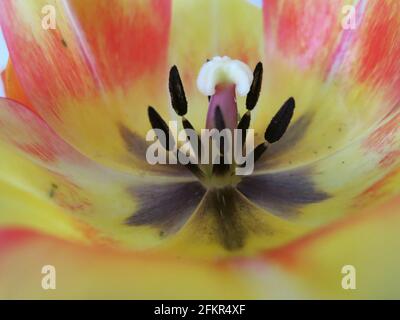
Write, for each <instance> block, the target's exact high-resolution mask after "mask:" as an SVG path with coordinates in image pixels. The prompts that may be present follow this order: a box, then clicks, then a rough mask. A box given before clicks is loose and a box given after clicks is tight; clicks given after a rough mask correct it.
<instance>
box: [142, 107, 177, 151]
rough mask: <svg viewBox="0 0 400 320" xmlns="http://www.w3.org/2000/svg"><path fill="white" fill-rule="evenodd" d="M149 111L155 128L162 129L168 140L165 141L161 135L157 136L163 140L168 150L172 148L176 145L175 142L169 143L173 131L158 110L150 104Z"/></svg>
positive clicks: (151, 122) (163, 144)
mask: <svg viewBox="0 0 400 320" xmlns="http://www.w3.org/2000/svg"><path fill="white" fill-rule="evenodd" d="M147 113H148V115H149V120H150V124H151V126H152V127H153V129H154V130H156V129H159V130H162V131H163V132H164V134H165V137H166V139H165V140H166V141H164V139H160V137H159V136H157V137H158V140H159V141H160V142H161V144H162V146H163V147H164V148H165V149H166V150H168V151H170V150H172V149H173V148H174V147H175V142H173V144H172V145H171V146H170V145H169V140H170V137H171V132H170V130H169V127H168V125H167V123H166V122H165V121H164V120H163V118H161V116H160V115H159V114H158V112H157V111H156V110H155V109H154V108H153V107H151V106H149V107H148V109H147ZM155 132H156V134H157V131H155ZM163 138H164V137H163Z"/></svg>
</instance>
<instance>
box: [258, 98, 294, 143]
mask: <svg viewBox="0 0 400 320" xmlns="http://www.w3.org/2000/svg"><path fill="white" fill-rule="evenodd" d="M294 107H295V101H294V99H293V98H292V97H290V98H289V99H288V100H287V101H286V102H285V103H284V104H283V106H282V107H281V108H280V109H279V111H278V112H277V113H276V115H275V116H274V117H273V118H272V120H271V122H270V124H269V126H268V128H267V130H265V134H264V138H265V140H266V141H268V142H269V143H274V142H276V141H278V140H279V139H280V138H282V136H283V134H284V133H285V131H286V129H287V128H288V126H289V123H290V120H291V119H292V117H293V113H294Z"/></svg>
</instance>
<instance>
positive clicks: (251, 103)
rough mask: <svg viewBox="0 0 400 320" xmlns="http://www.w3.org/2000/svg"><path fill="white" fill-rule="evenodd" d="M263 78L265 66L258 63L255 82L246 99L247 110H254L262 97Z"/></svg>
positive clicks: (254, 73) (255, 70) (254, 74)
mask: <svg viewBox="0 0 400 320" xmlns="http://www.w3.org/2000/svg"><path fill="white" fill-rule="evenodd" d="M262 76H263V65H262V63H261V62H259V63H257V65H256V67H255V68H254V72H253V82H252V83H251V87H250V91H249V93H248V94H247V97H246V108H247V110H253V109H254V107H255V106H256V104H257V102H258V98H259V97H260V91H261V84H262Z"/></svg>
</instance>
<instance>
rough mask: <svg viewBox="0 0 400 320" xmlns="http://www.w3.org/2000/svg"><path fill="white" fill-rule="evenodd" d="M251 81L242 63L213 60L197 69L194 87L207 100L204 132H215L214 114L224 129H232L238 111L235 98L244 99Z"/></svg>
mask: <svg viewBox="0 0 400 320" xmlns="http://www.w3.org/2000/svg"><path fill="white" fill-rule="evenodd" d="M252 81H253V73H252V71H251V70H250V68H249V67H248V66H247V65H246V64H245V63H244V62H242V61H239V60H232V59H231V58H229V57H226V56H225V57H214V58H212V59H211V60H208V61H207V62H206V63H205V64H204V65H203V66H202V67H201V69H200V72H199V76H198V78H197V87H198V89H199V91H200V92H201V93H203V94H204V95H207V96H208V97H209V106H208V112H207V120H206V128H207V129H214V128H218V123H217V122H218V117H217V109H219V111H218V113H219V114H220V115H221V116H222V118H223V120H224V123H225V126H226V128H227V129H231V130H233V129H234V128H236V125H237V121H238V116H237V115H238V109H237V103H236V94H237V95H240V96H244V95H247V93H248V92H249V91H250V87H251V83H252Z"/></svg>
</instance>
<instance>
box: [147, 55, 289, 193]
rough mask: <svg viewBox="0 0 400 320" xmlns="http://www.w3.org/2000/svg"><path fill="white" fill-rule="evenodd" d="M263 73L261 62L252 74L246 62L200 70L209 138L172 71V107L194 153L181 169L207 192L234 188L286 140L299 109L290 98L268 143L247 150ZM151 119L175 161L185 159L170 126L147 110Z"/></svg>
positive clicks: (221, 61) (221, 60)
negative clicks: (241, 109) (242, 103)
mask: <svg viewBox="0 0 400 320" xmlns="http://www.w3.org/2000/svg"><path fill="white" fill-rule="evenodd" d="M262 74H263V67H262V64H261V62H259V63H258V64H257V65H256V67H255V69H254V72H251V70H250V68H249V67H248V66H247V65H246V64H245V63H243V62H241V61H239V60H232V59H230V58H229V57H214V58H213V59H211V60H208V61H207V62H206V63H205V64H204V65H203V66H202V68H201V69H200V72H199V76H198V78H197V87H198V89H199V91H200V92H201V93H203V94H204V95H205V96H208V100H209V106H208V112H207V118H206V124H205V128H206V129H208V131H207V133H206V134H207V135H208V136H206V137H205V136H204V131H205V130H201V134H199V132H198V131H195V129H194V128H193V126H192V124H191V123H190V121H189V120H188V119H187V118H186V117H185V115H186V113H187V107H188V103H187V100H186V95H185V91H184V88H183V84H182V80H181V78H180V75H179V71H178V68H177V67H176V66H173V67H172V68H171V70H170V74H169V91H170V96H171V105H172V107H173V109H174V110H175V112H176V114H177V115H178V116H180V117H181V120H182V126H183V128H184V129H185V131H186V134H187V137H188V142H190V145H191V146H192V151H194V152H193V153H192V155H194V157H192V158H191V159H190V161H189V162H186V163H185V164H183V165H184V166H185V167H186V168H187V169H188V170H190V171H191V172H192V173H193V174H194V175H195V176H196V177H198V179H199V180H200V181H201V182H202V183H203V185H205V186H206V187H207V188H212V189H218V188H224V187H226V186H234V185H236V184H237V183H238V182H239V181H240V176H241V175H248V174H251V173H252V171H253V169H254V163H255V162H256V161H257V160H258V159H259V158H260V157H261V155H262V154H263V153H264V152H265V151H266V150H267V148H268V145H269V144H271V143H275V142H277V141H278V140H279V139H280V138H281V137H282V136H283V134H284V133H285V131H286V129H287V127H288V125H289V123H290V120H291V118H292V116H293V112H294V107H295V102H294V99H293V98H289V99H288V100H287V101H286V102H285V103H284V104H283V106H282V107H281V109H280V110H279V111H278V113H277V114H276V115H275V116H274V117H273V119H272V121H271V122H270V124H269V125H268V127H267V129H266V131H265V133H264V139H265V141H264V142H262V143H261V144H259V145H257V146H254V145H253V144H250V145H249V143H248V142H249V141H250V140H251V139H250V138H249V134H248V132H249V131H248V130H249V126H250V121H251V111H252V110H253V109H254V107H255V106H256V105H257V102H258V98H259V96H260V91H261V84H262ZM236 95H241V96H246V108H247V112H246V113H245V114H244V115H243V116H242V117H241V118H240V119H239V118H238V108H237V101H236ZM148 115H149V120H150V123H151V126H152V128H153V129H154V131H155V132H156V134H157V132H159V133H160V132H161V133H163V136H164V139H161V138H160V136H158V135H157V137H158V138H159V140H160V143H161V144H162V146H163V147H164V148H165V150H166V151H172V150H177V158H178V159H181V156H182V151H181V150H180V149H177V148H176V147H177V141H174V139H171V136H172V134H171V131H170V128H169V127H168V125H167V124H166V122H165V121H164V120H163V119H162V118H161V116H160V115H159V114H158V112H157V111H156V110H155V109H154V108H153V107H151V106H149V108H148ZM193 136H194V138H193ZM165 137H167V139H165ZM251 142H253V141H251ZM206 146H207V147H206Z"/></svg>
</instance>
